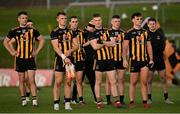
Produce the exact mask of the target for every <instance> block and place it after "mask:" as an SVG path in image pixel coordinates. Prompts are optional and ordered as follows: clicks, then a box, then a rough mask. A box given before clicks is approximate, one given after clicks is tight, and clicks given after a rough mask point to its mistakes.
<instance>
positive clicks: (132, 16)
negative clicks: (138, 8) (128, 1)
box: [131, 12, 142, 19]
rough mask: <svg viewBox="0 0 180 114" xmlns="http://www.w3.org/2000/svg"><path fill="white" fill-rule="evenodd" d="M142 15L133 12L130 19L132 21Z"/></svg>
mask: <svg viewBox="0 0 180 114" xmlns="http://www.w3.org/2000/svg"><path fill="white" fill-rule="evenodd" d="M140 16H142V14H141V13H140V12H135V13H133V14H132V15H131V19H134V18H135V17H140Z"/></svg>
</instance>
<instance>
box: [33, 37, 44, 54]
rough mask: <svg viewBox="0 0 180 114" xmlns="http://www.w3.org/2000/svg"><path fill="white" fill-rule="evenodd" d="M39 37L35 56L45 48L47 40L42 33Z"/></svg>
mask: <svg viewBox="0 0 180 114" xmlns="http://www.w3.org/2000/svg"><path fill="white" fill-rule="evenodd" d="M37 39H38V47H37V49H36V50H35V51H34V53H33V56H36V55H37V54H38V53H39V51H40V50H41V49H42V48H43V46H44V42H45V41H44V38H43V36H42V35H40V36H39V37H38V38H37Z"/></svg>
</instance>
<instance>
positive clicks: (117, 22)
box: [111, 18, 120, 29]
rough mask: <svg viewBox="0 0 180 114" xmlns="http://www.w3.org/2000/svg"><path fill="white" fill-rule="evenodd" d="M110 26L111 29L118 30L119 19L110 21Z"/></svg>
mask: <svg viewBox="0 0 180 114" xmlns="http://www.w3.org/2000/svg"><path fill="white" fill-rule="evenodd" d="M111 25H112V27H113V28H116V29H118V28H119V27H120V19H117V18H114V19H112V20H111Z"/></svg>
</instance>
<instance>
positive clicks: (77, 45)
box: [65, 38, 79, 56]
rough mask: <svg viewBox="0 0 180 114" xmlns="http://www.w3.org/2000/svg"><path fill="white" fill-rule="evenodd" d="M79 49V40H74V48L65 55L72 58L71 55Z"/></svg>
mask: <svg viewBox="0 0 180 114" xmlns="http://www.w3.org/2000/svg"><path fill="white" fill-rule="evenodd" d="M78 47H79V44H78V42H77V38H73V39H72V48H71V49H69V50H67V51H66V53H65V55H66V56H70V55H71V53H73V52H75V51H76V50H77V49H78Z"/></svg>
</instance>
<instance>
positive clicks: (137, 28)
mask: <svg viewBox="0 0 180 114" xmlns="http://www.w3.org/2000/svg"><path fill="white" fill-rule="evenodd" d="M133 28H134V29H136V30H139V29H141V26H136V25H134V26H133Z"/></svg>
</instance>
